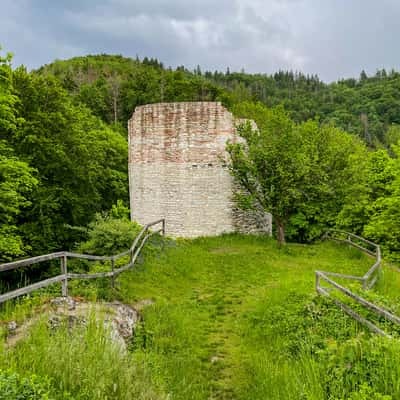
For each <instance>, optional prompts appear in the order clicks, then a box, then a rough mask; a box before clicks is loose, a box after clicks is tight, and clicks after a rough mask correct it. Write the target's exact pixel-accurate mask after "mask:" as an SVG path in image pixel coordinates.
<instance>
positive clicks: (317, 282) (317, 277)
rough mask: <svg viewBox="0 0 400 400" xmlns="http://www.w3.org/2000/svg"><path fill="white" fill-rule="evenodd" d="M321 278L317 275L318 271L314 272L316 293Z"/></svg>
mask: <svg viewBox="0 0 400 400" xmlns="http://www.w3.org/2000/svg"><path fill="white" fill-rule="evenodd" d="M320 279H321V277H320V275H319V273H318V271H316V272H315V290H316V291H317V292H318V289H319V281H320Z"/></svg>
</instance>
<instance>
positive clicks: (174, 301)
mask: <svg viewBox="0 0 400 400" xmlns="http://www.w3.org/2000/svg"><path fill="white" fill-rule="evenodd" d="M372 263H373V260H372V259H371V258H369V257H367V256H365V255H364V254H362V253H361V252H359V251H358V250H355V249H353V248H350V247H348V246H345V245H338V244H335V243H331V242H322V243H318V244H314V245H299V244H288V245H287V246H284V247H278V246H277V244H276V242H275V241H273V240H272V239H269V238H265V237H257V236H242V235H224V236H219V237H212V238H199V239H195V240H179V241H176V242H174V241H170V242H167V243H166V245H165V248H164V250H163V251H159V250H153V251H151V252H149V251H148V252H147V253H145V254H144V256H143V258H142V260H141V262H140V264H139V265H138V267H137V268H136V269H135V270H131V271H128V272H126V273H124V274H122V275H121V276H120V277H119V279H118V281H117V286H116V288H115V289H113V290H111V289H110V288H109V282H96V283H90V284H82V283H78V284H75V285H74V286H73V291H74V293H75V294H76V295H85V293H86V292H90V293H91V295H92V294H93V293H94V292H96V296H97V297H98V298H102V297H104V298H116V299H118V300H120V301H122V302H124V303H127V304H132V305H134V304H135V303H137V302H139V301H141V300H144V299H151V300H153V301H154V304H152V305H150V306H148V307H146V308H145V309H144V310H143V318H142V320H141V322H140V324H139V326H138V328H137V329H136V332H135V336H134V338H133V340H132V342H131V344H130V345H129V351H128V353H125V354H124V353H121V352H120V351H118V349H116V348H115V346H113V344H112V342H111V340H110V339H109V335H108V333H107V332H106V331H105V329H104V328H101V327H99V326H97V325H98V324H96V323H95V322H92V323H89V327H88V328H87V329H85V330H84V331H82V330H80V329H76V330H74V331H73V332H71V331H70V330H68V329H67V328H66V327H65V329H59V330H58V331H56V332H54V331H51V330H50V329H49V328H48V326H47V324H46V321H45V320H44V319H43V320H42V321H39V322H38V323H37V324H36V325H35V326H34V327H33V328H32V330H31V332H30V334H29V335H28V336H27V338H26V339H25V340H23V341H21V342H20V343H18V344H17V346H16V347H15V348H13V349H9V350H6V349H4V351H3V357H2V359H1V360H0V367H1V368H2V369H3V370H5V369H8V368H11V369H12V370H13V371H17V372H18V373H19V374H21V375H31V374H37V375H39V376H46V377H48V378H49V379H50V382H51V390H50V395H51V396H53V397H51V398H54V399H80V400H84V399H85V400H86V399H87V400H89V399H90V400H91V399H98V400H100V399H127V400H128V399H171V400H172V399H173V400H192V399H193V400H202V399H237V400H245V399H248V400H258V399H260V400H261V399H263V400H264V399H273V400H275V399H296V400H301V399H304V400H306V399H307V400H311V399H312V400H324V399H326V400H348V399H349V400H364V399H365V400H367V399H372V400H374V399H375V400H378V399H380V400H389V399H399V400H400V357H399V356H400V342H399V341H398V339H397V338H396V337H397V336H396V332H394V335H395V336H394V338H393V339H387V338H380V337H377V336H373V335H371V334H370V333H369V332H368V331H367V330H365V329H364V328H363V327H362V326H360V325H359V324H357V323H356V322H355V321H353V320H352V319H351V318H349V317H347V316H346V315H344V314H343V312H342V311H340V310H339V309H337V308H336V307H335V306H334V305H333V304H332V303H331V301H330V300H329V299H325V298H321V296H317V295H316V294H315V270H317V269H319V270H328V271H335V272H343V273H349V274H353V275H362V274H363V273H365V271H366V270H368V268H369V267H370V265H372ZM398 275H399V272H398V271H397V270H396V269H394V268H393V267H390V266H386V267H385V268H384V272H383V274H382V277H381V280H380V282H379V285H378V286H377V289H376V291H371V292H370V293H369V296H371V297H373V298H376V299H378V300H379V301H382V302H383V303H385V304H389V305H392V306H393V307H394V308H396V302H397V301H398V300H399V296H398V287H399V284H400V280H399V277H398ZM7 312H8V314H7V318H11V314H10V311H9V310H8V311H7ZM4 316H5V315H4ZM378 322H380V321H378ZM385 328H386V329H391V326H389V325H385ZM1 398H2V397H1V394H0V399H1Z"/></svg>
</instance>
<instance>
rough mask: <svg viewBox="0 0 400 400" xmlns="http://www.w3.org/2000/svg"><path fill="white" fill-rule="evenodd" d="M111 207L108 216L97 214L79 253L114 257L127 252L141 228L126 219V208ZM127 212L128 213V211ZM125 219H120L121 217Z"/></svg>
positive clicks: (80, 246)
mask: <svg viewBox="0 0 400 400" xmlns="http://www.w3.org/2000/svg"><path fill="white" fill-rule="evenodd" d="M121 205H122V204H121V203H119V208H118V206H117V207H115V206H114V207H113V208H112V210H111V212H110V213H109V214H104V215H102V214H97V215H96V216H95V219H94V220H93V221H92V222H91V223H90V224H89V229H88V235H87V236H88V240H87V241H86V242H83V243H81V244H80V245H79V248H78V249H79V251H81V252H83V253H88V254H95V255H108V256H110V255H114V254H117V253H119V252H121V251H124V250H127V249H129V248H130V247H131V246H132V242H133V240H134V239H135V237H136V236H137V235H138V233H139V232H140V230H141V229H142V227H141V226H140V225H138V224H137V223H135V222H131V221H129V219H128V218H126V211H127V209H126V207H124V206H123V207H122V208H121ZM128 212H129V211H128ZM122 215H123V216H124V217H125V218H121V216H122Z"/></svg>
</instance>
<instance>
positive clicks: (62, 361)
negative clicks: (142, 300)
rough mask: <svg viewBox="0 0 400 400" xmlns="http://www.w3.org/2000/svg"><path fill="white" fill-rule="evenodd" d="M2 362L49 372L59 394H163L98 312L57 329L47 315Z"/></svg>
mask: <svg viewBox="0 0 400 400" xmlns="http://www.w3.org/2000/svg"><path fill="white" fill-rule="evenodd" d="M0 367H1V368H2V369H7V368H11V369H13V370H18V371H19V373H22V374H24V373H26V374H27V375H30V374H36V375H39V376H48V377H49V378H50V379H51V383H52V388H53V393H52V394H53V396H54V397H55V398H57V399H63V398H64V397H68V398H69V396H66V394H67V393H68V394H70V395H71V398H73V399H76V400H100V399H101V400H104V399H116V400H118V399H121V400H122V399H124V400H130V399H140V400H141V399H143V400H144V399H146V400H147V399H163V398H164V397H163V396H161V395H159V394H158V393H157V390H156V389H155V388H154V385H153V383H152V381H151V379H150V374H149V371H147V370H146V367H145V365H143V364H138V363H135V362H133V359H132V357H131V355H130V354H127V353H125V352H124V351H122V349H121V347H120V346H119V345H117V344H116V343H115V342H113V341H112V339H111V334H110V332H109V330H108V329H107V328H106V327H105V326H104V324H102V323H101V322H99V321H96V319H95V318H94V317H92V318H90V319H89V321H88V323H87V325H86V326H84V327H82V326H81V327H75V328H74V329H71V328H70V327H68V326H67V324H63V325H62V326H61V327H59V328H57V329H55V330H53V329H51V328H50V327H49V326H48V323H47V320H46V319H45V318H43V319H42V320H41V321H39V322H38V323H37V324H35V326H34V328H33V329H32V330H31V331H30V333H29V336H28V337H27V338H26V339H25V340H23V341H21V342H20V343H18V344H17V347H16V348H15V349H11V350H8V351H4V352H3V356H2V358H1V361H0Z"/></svg>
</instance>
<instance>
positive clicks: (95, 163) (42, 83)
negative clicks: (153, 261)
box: [0, 57, 128, 257]
mask: <svg viewBox="0 0 400 400" xmlns="http://www.w3.org/2000/svg"><path fill="white" fill-rule="evenodd" d="M10 60H11V58H10V57H8V58H6V59H0V77H1V79H0V81H1V83H0V103H1V105H2V106H1V107H0V110H1V112H0V126H1V127H2V130H1V132H0V133H1V137H0V140H1V141H0V145H1V148H0V157H1V158H0V175H1V178H2V181H0V185H1V188H0V200H1V201H0V204H1V205H2V207H8V208H9V209H7V210H5V211H7V214H4V215H5V217H4V218H8V221H7V225H4V221H3V220H2V221H0V223H3V225H2V228H1V229H2V232H3V234H4V235H7V236H8V237H9V239H7V242H8V243H9V245H8V247H9V248H10V249H9V250H7V249H3V248H4V245H2V249H1V250H3V251H0V253H1V254H2V255H3V254H4V256H3V257H12V256H14V257H15V256H20V255H22V254H23V251H24V250H26V245H25V243H29V244H30V246H31V248H32V252H33V253H36V254H37V253H43V252H47V251H51V250H54V249H61V248H62V249H65V248H71V247H72V246H73V245H74V244H75V242H76V241H79V240H82V229H79V227H82V226H86V225H87V224H88V223H89V222H90V221H91V220H92V219H93V217H94V215H95V214H96V213H97V212H101V211H103V210H107V209H109V208H110V207H111V205H112V204H114V203H115V201H116V200H117V199H122V200H123V201H125V202H127V199H128V177H127V167H126V164H127V161H126V160H127V141H126V139H125V138H124V137H123V135H121V130H120V128H119V127H116V129H113V128H111V127H109V126H107V125H106V124H105V123H103V122H102V121H100V120H99V119H98V118H96V117H94V116H93V115H92V114H91V113H90V111H89V110H88V109H87V108H86V107H84V106H82V105H80V104H74V102H73V100H72V99H71V97H70V96H69V94H68V93H67V91H66V90H65V89H63V87H62V86H61V84H60V82H59V81H58V80H57V79H56V78H54V77H53V76H50V75H46V76H39V75H35V74H32V73H31V74H29V73H27V72H26V70H25V69H24V68H23V67H21V68H18V69H17V70H15V71H12V70H11V68H10V66H9V62H10ZM11 148H12V151H11ZM34 173H35V174H34ZM33 174H34V177H33ZM5 193H7V198H5V196H6V195H5ZM10 204H12V208H13V209H12V210H10ZM22 208H24V212H23V213H21V212H20V211H21V209H22ZM10 214H12V218H13V220H12V221H11V220H10ZM2 219H3V215H2ZM15 226H18V232H17V231H16V228H15ZM4 237H5V236H4ZM7 251H8V253H7ZM3 252H4V253H3Z"/></svg>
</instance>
